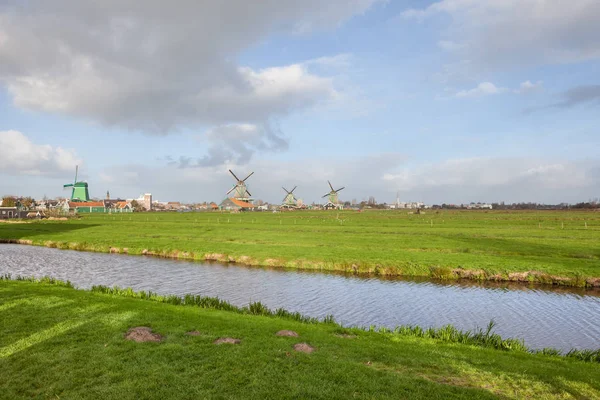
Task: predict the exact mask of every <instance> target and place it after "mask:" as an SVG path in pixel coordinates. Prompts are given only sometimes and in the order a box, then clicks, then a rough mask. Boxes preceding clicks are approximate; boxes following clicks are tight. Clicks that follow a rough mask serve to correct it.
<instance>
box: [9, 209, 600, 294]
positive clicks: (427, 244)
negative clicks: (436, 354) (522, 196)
mask: <svg viewBox="0 0 600 400" xmlns="http://www.w3.org/2000/svg"><path fill="white" fill-rule="evenodd" d="M1 239H4V240H23V241H31V242H32V243H33V244H39V245H48V246H52V247H59V248H73V249H79V250H92V251H105V252H108V251H110V249H111V248H112V251H113V252H128V253H129V254H142V252H144V253H148V254H155V255H161V256H165V257H178V258H191V259H197V260H204V259H212V260H219V261H236V262H241V263H244V264H249V265H262V266H276V267H280V266H285V267H291V268H305V269H322V270H338V271H346V272H359V273H360V272H364V273H375V274H380V275H408V276H433V277H436V278H443V279H452V278H457V277H468V278H477V279H501V280H522V281H538V282H546V283H555V284H567V285H578V286H585V285H587V286H592V285H600V213H599V212H579V211H518V212H515V211H513V212H503V211H440V212H435V211H428V212H427V213H426V214H425V215H416V214H411V213H409V212H407V211H367V212H363V213H358V212H350V211H345V212H289V213H278V214H273V213H258V212H254V213H241V214H229V213H139V214H123V215H114V216H111V215H104V214H102V215H86V216H83V217H82V218H81V219H79V220H70V221H43V222H36V223H28V224H0V240H1ZM124 249H127V250H124ZM530 271H537V272H536V273H529V274H528V273H527V272H530ZM561 278H568V279H561Z"/></svg>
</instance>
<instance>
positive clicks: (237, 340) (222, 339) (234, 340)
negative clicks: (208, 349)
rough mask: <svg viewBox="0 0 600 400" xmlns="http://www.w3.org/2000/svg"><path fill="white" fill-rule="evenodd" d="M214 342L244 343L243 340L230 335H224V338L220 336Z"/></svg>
mask: <svg viewBox="0 0 600 400" xmlns="http://www.w3.org/2000/svg"><path fill="white" fill-rule="evenodd" d="M213 343H214V344H223V343H226V344H240V343H242V341H241V340H240V339H234V338H230V337H224V338H218V339H217V340H215V341H214V342H213Z"/></svg>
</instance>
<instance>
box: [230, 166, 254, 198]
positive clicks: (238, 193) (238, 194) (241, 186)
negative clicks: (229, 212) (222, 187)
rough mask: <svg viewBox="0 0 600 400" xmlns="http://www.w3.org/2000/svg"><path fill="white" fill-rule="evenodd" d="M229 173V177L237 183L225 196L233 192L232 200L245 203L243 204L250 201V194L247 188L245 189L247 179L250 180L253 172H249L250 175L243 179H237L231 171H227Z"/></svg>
mask: <svg viewBox="0 0 600 400" xmlns="http://www.w3.org/2000/svg"><path fill="white" fill-rule="evenodd" d="M229 173H230V174H231V175H233V177H234V178H235V180H236V181H237V183H236V184H235V186H234V187H232V188H231V189H229V192H227V194H228V195H229V193H231V192H233V191H235V192H234V194H233V198H234V199H236V200H240V201H245V202H250V201H252V195H251V194H250V192H249V191H248V188H247V187H246V181H247V180H248V178H250V177H251V176H252V174H254V172H251V173H250V175H248V176H247V177H245V178H244V179H240V178H238V177H237V176H236V175H235V174H234V173H233V171H232V170H229Z"/></svg>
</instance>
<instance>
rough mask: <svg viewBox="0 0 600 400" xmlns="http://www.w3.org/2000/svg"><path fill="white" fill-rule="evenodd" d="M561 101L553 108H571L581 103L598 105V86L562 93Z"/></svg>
mask: <svg viewBox="0 0 600 400" xmlns="http://www.w3.org/2000/svg"><path fill="white" fill-rule="evenodd" d="M562 97H563V101H561V102H558V103H556V104H554V105H553V106H554V107H565V108H566V107H573V106H576V105H579V104H583V103H600V85H587V86H578V87H575V88H572V89H569V90H567V91H566V92H565V93H563V96H562Z"/></svg>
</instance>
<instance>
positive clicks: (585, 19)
mask: <svg viewBox="0 0 600 400" xmlns="http://www.w3.org/2000/svg"><path fill="white" fill-rule="evenodd" d="M436 15H448V16H450V17H451V18H452V24H451V26H450V28H449V29H447V30H444V32H445V33H444V37H443V39H442V40H443V41H444V42H448V43H455V44H457V46H459V47H460V49H459V50H460V51H457V53H458V54H457V55H458V56H459V57H460V58H461V59H466V60H470V61H471V62H472V63H473V65H474V66H477V67H487V68H490V67H491V68H499V67H506V66H514V65H522V64H545V63H570V62H579V61H583V60H590V59H597V58H600V41H598V37H600V2H598V1H597V0H572V1H560V0H440V1H437V2H435V3H433V4H431V5H429V6H428V7H426V8H422V9H410V10H406V11H405V12H404V13H403V14H402V16H403V17H405V18H408V19H416V20H423V19H425V18H431V17H434V16H436Z"/></svg>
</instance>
